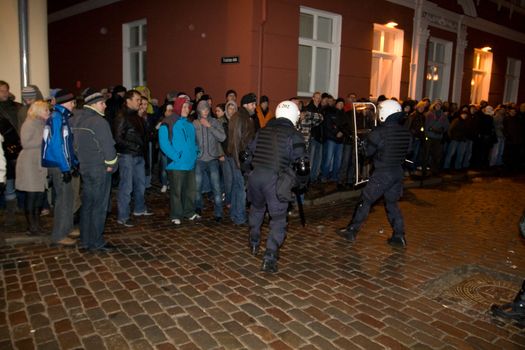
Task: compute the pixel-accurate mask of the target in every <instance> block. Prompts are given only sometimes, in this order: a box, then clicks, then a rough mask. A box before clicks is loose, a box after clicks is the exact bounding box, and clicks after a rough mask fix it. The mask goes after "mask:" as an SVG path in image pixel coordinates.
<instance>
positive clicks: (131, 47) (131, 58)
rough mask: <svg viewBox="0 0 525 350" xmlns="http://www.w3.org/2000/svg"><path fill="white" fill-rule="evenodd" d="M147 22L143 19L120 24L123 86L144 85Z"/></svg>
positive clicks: (145, 81)
mask: <svg viewBox="0 0 525 350" xmlns="http://www.w3.org/2000/svg"><path fill="white" fill-rule="evenodd" d="M147 28H148V27H147V22H146V20H145V19H141V20H138V21H134V22H130V23H125V24H123V25H122V38H123V45H124V47H123V50H122V52H123V54H124V56H123V65H122V66H123V74H122V76H123V78H124V79H123V80H124V86H126V87H127V88H130V89H131V88H134V87H136V86H140V85H146V83H147V80H148V79H147V74H146V53H147V48H148V47H147V40H146V38H147Z"/></svg>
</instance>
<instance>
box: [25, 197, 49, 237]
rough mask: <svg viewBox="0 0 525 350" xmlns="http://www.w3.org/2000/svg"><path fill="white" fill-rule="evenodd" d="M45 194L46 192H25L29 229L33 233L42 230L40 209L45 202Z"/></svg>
mask: <svg viewBox="0 0 525 350" xmlns="http://www.w3.org/2000/svg"><path fill="white" fill-rule="evenodd" d="M44 196H45V192H25V201H24V207H25V208H24V209H25V215H26V220H27V225H28V230H29V232H31V233H36V232H38V231H39V230H40V210H41V209H42V205H43V204H44Z"/></svg>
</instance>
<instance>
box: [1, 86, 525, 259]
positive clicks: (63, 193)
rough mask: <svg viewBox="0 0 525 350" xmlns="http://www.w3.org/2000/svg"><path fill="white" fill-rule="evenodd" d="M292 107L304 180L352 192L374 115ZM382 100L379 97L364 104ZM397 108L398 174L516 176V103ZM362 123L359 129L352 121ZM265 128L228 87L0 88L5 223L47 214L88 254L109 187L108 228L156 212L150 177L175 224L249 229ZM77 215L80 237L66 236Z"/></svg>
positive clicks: (35, 228)
mask: <svg viewBox="0 0 525 350" xmlns="http://www.w3.org/2000/svg"><path fill="white" fill-rule="evenodd" d="M393 99H394V98H393ZM289 100H290V101H291V102H293V103H294V104H295V105H296V106H297V108H298V111H299V112H300V115H299V117H298V121H297V122H296V123H295V128H296V130H297V131H298V135H301V136H302V141H304V144H305V151H306V154H308V156H309V162H310V173H309V182H310V183H319V184H323V183H327V182H335V183H337V187H338V188H339V189H346V188H349V187H352V186H353V184H354V181H355V180H356V179H355V167H356V152H355V145H356V144H357V143H358V142H357V141H359V140H356V137H357V138H359V137H361V136H360V135H362V133H360V130H356V126H357V128H358V129H359V128H363V129H367V128H368V129H372V128H373V127H374V125H375V124H376V123H377V119H376V116H375V115H371V116H370V115H365V116H364V117H363V113H365V114H366V113H367V111H369V110H367V109H364V111H363V110H362V109H355V108H354V105H356V104H357V103H358V102H365V101H369V100H368V99H358V97H357V95H356V94H354V93H350V94H348V95H347V96H346V97H345V98H334V97H332V96H330V95H329V94H328V93H320V92H315V93H314V94H313V96H312V97H311V99H309V100H308V101H305V100H304V99H300V98H297V97H292V98H290V99H289ZM384 100H386V98H385V97H384V96H380V97H379V98H377V99H375V100H374V101H373V102H374V103H376V104H377V103H380V102H382V101H384ZM394 100H395V99H394ZM399 103H400V104H401V106H402V109H403V112H404V113H403V114H402V117H401V118H396V120H397V119H399V121H398V123H399V124H401V125H403V126H404V127H405V128H406V129H408V130H409V132H410V135H411V138H412V142H411V144H412V147H411V150H412V151H411V152H410V153H409V155H408V157H407V162H406V163H405V167H404V170H405V175H406V176H407V175H411V174H412V175H418V176H427V175H439V174H440V172H442V171H453V170H456V171H459V170H464V169H468V168H488V167H491V166H492V167H506V168H509V169H511V170H516V169H520V168H522V167H523V165H524V164H523V162H524V159H525V157H524V155H525V148H524V147H525V104H521V105H520V106H519V107H518V106H517V105H515V104H512V103H507V104H501V105H498V106H496V107H493V106H490V105H489V104H488V103H487V102H486V101H482V102H481V103H480V104H479V105H473V104H472V105H464V106H461V107H458V106H457V105H456V104H455V103H448V102H443V101H441V100H439V99H437V100H434V101H430V100H429V99H428V98H424V99H422V100H421V101H414V100H406V101H399ZM358 114H359V115H358ZM369 114H370V113H369ZM359 118H361V119H363V118H364V119H363V120H364V121H363V122H362V123H361V122H357V123H356V122H355V120H356V119H359ZM361 119H360V120H361ZM365 119H366V120H365ZM272 120H275V115H274V112H273V111H272V108H271V106H270V100H269V98H268V97H267V96H261V97H260V98H259V99H258V98H257V96H256V95H255V94H254V93H247V94H245V95H243V96H242V98H240V99H237V93H236V91H235V90H228V91H227V92H226V94H225V98H224V101H220V103H214V100H212V97H211V96H210V95H208V94H206V92H205V90H204V89H203V88H202V87H196V88H195V89H194V96H193V98H192V97H190V96H189V95H188V94H186V93H184V92H170V93H168V94H167V95H166V96H165V98H164V101H163V102H162V103H159V101H158V100H157V99H155V98H153V96H152V94H151V92H150V90H149V89H148V88H147V87H145V86H140V87H136V88H135V89H132V90H127V89H126V88H124V87H123V86H115V87H113V88H111V89H103V90H95V89H91V88H89V89H86V90H84V91H83V92H82V94H81V96H75V95H74V94H72V93H71V92H69V91H67V90H65V89H55V90H52V91H51V95H50V96H49V97H48V98H46V99H44V96H43V95H42V93H41V92H40V90H39V89H38V87H37V86H35V85H29V86H26V87H24V89H23V90H22V104H20V103H17V102H15V98H14V96H13V95H12V94H11V93H10V91H9V84H8V83H7V82H5V81H0V134H1V138H2V139H3V141H2V145H3V151H4V157H0V158H5V160H6V162H5V163H6V166H5V170H6V179H7V180H3V179H2V173H1V171H2V170H3V169H1V168H2V163H1V162H0V190H2V191H3V192H4V194H3V201H4V203H3V206H4V208H5V209H4V211H5V219H4V223H5V224H6V225H12V224H14V218H15V215H14V213H15V212H16V210H17V209H18V208H17V207H20V208H21V209H23V210H24V213H25V215H26V219H27V226H28V231H27V232H28V234H30V235H41V234H45V232H44V231H43V230H42V228H41V226H40V219H39V217H40V215H42V213H44V214H45V213H46V212H48V211H49V209H51V208H52V209H53V214H54V220H53V229H52V232H51V241H52V243H53V244H55V245H64V246H71V245H76V244H77V238H80V244H81V246H82V247H83V248H85V249H89V250H94V251H106V250H112V249H114V247H113V246H112V245H111V244H109V243H108V242H106V241H105V240H104V238H103V231H104V223H105V220H106V216H107V213H108V212H110V210H111V188H112V187H114V188H116V191H115V192H116V194H115V199H116V203H117V223H118V224H119V225H121V227H123V228H127V227H133V226H134V225H135V223H136V222H135V220H134V217H140V216H150V215H154V213H153V212H152V211H151V210H150V208H149V207H148V205H147V200H146V189H147V188H149V187H151V182H152V179H154V180H156V178H157V177H158V182H159V183H160V191H161V192H163V193H164V192H168V190H169V208H170V211H169V220H170V221H171V223H173V224H174V225H180V224H181V223H182V222H183V221H184V220H189V221H194V220H198V219H200V218H201V216H202V215H203V209H204V205H205V204H206V203H207V202H208V200H209V202H211V203H212V204H213V211H212V212H213V220H215V221H216V222H218V223H220V222H222V221H223V217H224V215H225V213H228V215H229V217H230V219H231V221H232V222H233V224H234V225H239V226H248V225H249V222H248V215H247V210H246V208H247V198H246V188H247V184H246V178H247V174H248V173H249V172H250V168H249V166H248V165H247V164H248V163H249V162H244V160H245V159H243V154H245V151H246V150H247V149H248V148H249V146H250V143H251V142H252V141H253V140H254V139H255V138H256V135H258V131H259V130H261V129H264V128H266V127H268V125H269V123H270V124H272V122H271V121H272ZM292 161H293V160H292ZM79 175H80V176H79ZM51 194H52V195H51ZM100 203H107V205H103V206H101V205H100ZM259 209H260V208H259ZM75 214H77V215H79V218H80V219H79V220H80V225H79V227H80V229H79V230H76V229H74V226H75V225H74V221H75ZM250 226H251V223H250Z"/></svg>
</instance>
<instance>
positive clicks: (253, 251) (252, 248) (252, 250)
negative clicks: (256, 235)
mask: <svg viewBox="0 0 525 350" xmlns="http://www.w3.org/2000/svg"><path fill="white" fill-rule="evenodd" d="M250 253H251V254H252V255H253V256H257V254H259V244H254V243H251V242H250Z"/></svg>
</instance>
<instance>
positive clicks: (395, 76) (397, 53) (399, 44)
mask: <svg viewBox="0 0 525 350" xmlns="http://www.w3.org/2000/svg"><path fill="white" fill-rule="evenodd" d="M376 31H380V32H381V42H384V39H383V38H384V33H385V32H392V33H394V52H393V53H389V52H383V51H378V50H374V48H373V47H372V58H379V61H380V62H379V72H377V75H378V76H379V77H380V76H381V66H382V62H383V60H384V59H391V60H392V68H393V72H392V86H391V87H390V92H382V91H379V86H380V84H379V81H377V82H376V83H377V85H376V86H375V88H374V87H373V86H372V85H373V83H374V82H373V81H372V79H370V95H371V96H373V95H377V96H373V97H376V98H377V97H378V96H379V95H385V96H386V97H387V98H390V97H394V96H395V97H397V98H399V92H400V89H401V69H402V61H403V37H404V32H403V30H402V29H397V28H389V27H387V26H385V25H382V24H377V23H374V32H376ZM372 62H373V60H372ZM373 69H374V66H373V65H372V67H371V71H370V78H372V76H373V74H372V71H373ZM374 91H375V92H376V93H375V94H373V92H374Z"/></svg>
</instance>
